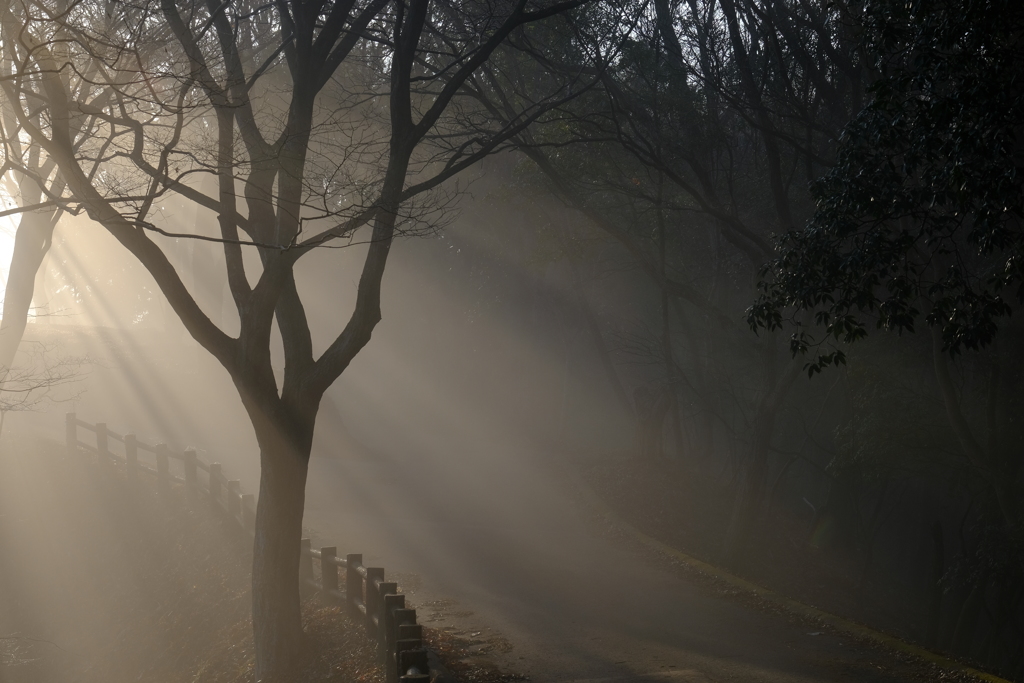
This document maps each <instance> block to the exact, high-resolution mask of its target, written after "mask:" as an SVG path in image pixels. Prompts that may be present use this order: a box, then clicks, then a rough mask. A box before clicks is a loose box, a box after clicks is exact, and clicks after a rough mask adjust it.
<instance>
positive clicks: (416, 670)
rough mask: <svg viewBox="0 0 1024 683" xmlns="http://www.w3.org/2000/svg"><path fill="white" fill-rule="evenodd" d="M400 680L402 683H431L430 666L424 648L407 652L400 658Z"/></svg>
mask: <svg viewBox="0 0 1024 683" xmlns="http://www.w3.org/2000/svg"><path fill="white" fill-rule="evenodd" d="M398 673H399V675H398V678H399V680H400V681H408V682H411V681H429V680H430V666H429V664H428V663H427V651H426V650H425V649H423V648H417V649H415V650H405V651H404V652H402V653H401V655H399V657H398Z"/></svg>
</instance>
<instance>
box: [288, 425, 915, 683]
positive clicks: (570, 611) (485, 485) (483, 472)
mask: <svg viewBox="0 0 1024 683" xmlns="http://www.w3.org/2000/svg"><path fill="white" fill-rule="evenodd" d="M464 446H465V445H464ZM460 452H462V453H465V452H467V451H466V450H465V449H463V450H462V451H460ZM468 452H473V451H468ZM306 526H307V527H308V528H310V529H311V530H312V532H313V535H314V541H315V542H317V541H320V540H322V541H324V542H325V543H331V544H337V545H338V547H339V552H342V553H345V552H353V551H361V552H363V554H364V561H365V562H367V563H368V564H378V565H383V566H385V567H386V568H387V569H388V573H389V575H391V576H397V578H398V580H399V581H400V582H401V583H402V584H403V588H405V590H406V591H407V592H408V593H410V594H411V601H412V602H414V603H415V604H416V605H417V607H419V609H420V612H421V620H422V621H424V622H425V623H427V624H428V625H433V626H438V627H443V628H450V629H451V630H453V631H456V632H459V633H461V634H463V635H465V636H466V637H469V638H471V639H473V641H474V642H477V643H479V645H478V648H479V649H480V650H482V654H481V658H486V659H491V660H493V663H494V664H495V665H496V666H498V667H500V668H503V669H507V670H512V671H516V672H520V673H524V674H527V675H529V676H530V678H531V680H533V681H536V682H538V683H544V682H546V681H603V680H607V681H631V680H637V681H642V680H650V681H661V680H663V681H687V682H688V681H694V682H698V681H700V682H703V681H764V682H772V683H775V682H779V683H782V682H786V683H796V682H805V681H806V682H810V681H821V682H824V681H830V682H831V681H878V682H883V681H885V682H888V681H905V680H915V679H917V678H919V673H920V668H919V667H917V666H916V665H915V666H908V665H904V664H902V663H900V662H898V661H896V660H894V659H892V658H891V657H889V656H887V655H885V654H884V653H880V652H878V651H876V650H873V649H870V648H865V647H863V646H861V645H859V644H856V643H852V642H849V639H846V640H844V639H843V638H842V637H841V636H835V635H829V634H826V633H818V632H817V631H813V630H809V627H808V626H806V625H801V624H799V623H796V622H791V621H789V620H787V619H786V618H784V617H781V616H776V615H770V614H765V613H762V612H760V611H757V610H753V609H748V608H746V607H744V606H743V605H741V604H740V603H738V602H736V601H733V600H729V599H724V598H721V597H715V596H713V595H711V594H709V593H708V592H707V591H705V590H704V589H702V588H701V586H699V585H697V584H695V583H693V582H692V581H690V580H688V579H687V578H686V577H685V576H684V575H682V574H681V573H679V572H675V571H672V570H671V568H665V567H663V566H660V564H659V563H658V562H654V561H652V560H651V558H650V557H649V556H646V555H645V554H643V553H642V552H639V551H637V550H636V549H633V548H631V547H630V546H629V544H623V543H618V542H615V541H614V540H612V539H610V538H609V535H608V534H607V533H604V531H605V530H604V529H602V528H601V523H600V521H599V520H598V519H596V518H594V516H593V515H592V514H589V511H588V510H587V509H585V508H583V507H582V506H580V505H579V504H577V503H576V502H574V501H573V498H572V496H571V495H569V492H568V491H567V490H566V487H565V483H564V482H563V480H562V479H561V478H560V477H559V476H558V474H557V468H555V467H552V466H550V464H548V463H545V462H544V461H543V460H542V459H540V458H538V457H536V454H531V453H529V452H524V451H516V450H515V449H513V448H510V447H508V448H504V449H502V448H500V447H495V446H494V445H493V443H492V445H491V446H490V447H489V448H488V449H487V450H486V452H485V451H483V450H477V451H475V452H474V455H473V456H472V457H466V456H463V457H456V456H454V455H450V454H448V453H444V452H435V453H433V454H432V453H431V452H429V451H421V453H420V457H419V458H418V459H416V460H413V459H404V460H400V459H397V458H394V457H388V456H387V454H380V453H378V454H376V455H373V454H363V457H358V456H357V457H348V458H345V459H340V458H333V459H332V458H317V459H315V460H314V462H313V465H312V469H311V473H310V483H309V490H308V494H307V513H306Z"/></svg>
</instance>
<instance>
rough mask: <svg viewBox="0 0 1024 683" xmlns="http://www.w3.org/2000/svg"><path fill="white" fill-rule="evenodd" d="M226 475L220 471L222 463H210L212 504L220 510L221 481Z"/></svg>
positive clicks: (215, 508)
mask: <svg viewBox="0 0 1024 683" xmlns="http://www.w3.org/2000/svg"><path fill="white" fill-rule="evenodd" d="M223 476H224V475H223V474H221V471H220V463H219V462H212V463H210V505H211V506H212V507H213V509H214V510H216V511H218V512H220V509H221V507H220V481H221V478H222V477H223Z"/></svg>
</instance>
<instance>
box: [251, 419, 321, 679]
mask: <svg viewBox="0 0 1024 683" xmlns="http://www.w3.org/2000/svg"><path fill="white" fill-rule="evenodd" d="M253 423H254V426H255V427H256V433H257V439H258V441H259V444H260V465H261V474H260V497H259V505H258V506H257V510H256V534H255V539H254V541H253V556H252V624H253V640H254V644H255V647H256V680H257V681H258V682H260V683H279V682H283V681H287V680H289V676H293V675H294V671H295V667H296V666H297V664H298V662H299V657H300V654H301V645H302V637H303V634H302V614H301V604H300V600H299V540H300V539H301V538H302V513H303V508H304V505H305V497H306V473H307V471H308V467H309V454H310V448H311V443H312V436H313V435H312V431H313V430H312V424H313V423H312V420H310V421H309V427H308V428H306V427H300V428H298V429H297V430H296V429H295V428H293V429H289V430H281V429H275V428H274V427H273V426H271V425H270V424H269V421H266V419H265V418H264V422H263V423H262V424H259V423H258V421H257V420H255V419H254V420H253Z"/></svg>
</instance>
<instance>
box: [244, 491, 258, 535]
mask: <svg viewBox="0 0 1024 683" xmlns="http://www.w3.org/2000/svg"><path fill="white" fill-rule="evenodd" d="M242 528H243V529H245V531H246V532H247V533H250V534H252V535H253V536H255V535H256V496H255V495H254V494H252V493H246V494H243V495H242Z"/></svg>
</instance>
